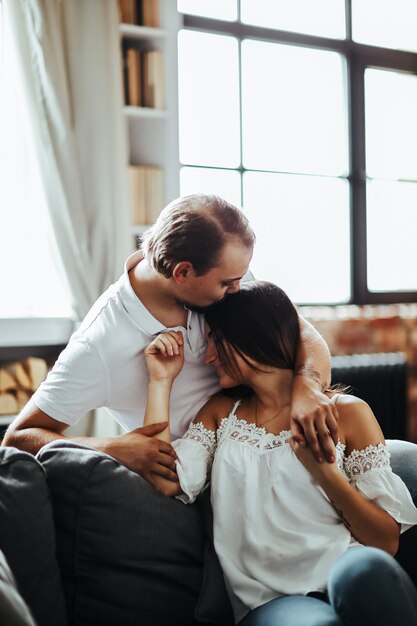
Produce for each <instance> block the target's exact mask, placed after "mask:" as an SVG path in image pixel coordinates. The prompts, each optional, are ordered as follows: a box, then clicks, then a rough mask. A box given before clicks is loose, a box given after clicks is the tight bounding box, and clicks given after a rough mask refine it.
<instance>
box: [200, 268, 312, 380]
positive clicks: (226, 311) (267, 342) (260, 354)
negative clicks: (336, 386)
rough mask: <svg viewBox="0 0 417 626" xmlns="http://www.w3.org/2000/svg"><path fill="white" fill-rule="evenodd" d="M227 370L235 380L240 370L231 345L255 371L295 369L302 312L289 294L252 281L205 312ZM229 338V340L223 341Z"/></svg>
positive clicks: (271, 284) (272, 285)
mask: <svg viewBox="0 0 417 626" xmlns="http://www.w3.org/2000/svg"><path fill="white" fill-rule="evenodd" d="M205 317H206V321H207V323H208V325H209V327H210V330H211V332H212V336H213V339H214V341H215V343H216V347H217V351H218V354H219V357H220V360H221V361H222V364H223V367H225V369H227V370H228V372H229V374H230V375H231V376H233V377H236V375H239V367H238V364H237V362H236V360H235V359H234V357H233V354H232V353H231V352H230V351H229V350H228V349H227V348H228V344H229V345H230V346H232V347H233V348H234V349H235V351H236V352H237V353H238V354H239V355H240V356H241V357H242V359H243V360H244V361H245V362H246V363H247V364H248V365H249V366H250V367H252V368H253V369H256V370H258V371H262V369H261V368H258V367H256V366H254V365H253V363H251V362H250V361H249V360H248V359H252V360H253V361H256V363H257V364H259V365H260V366H262V365H266V366H269V367H277V368H281V369H294V367H295V360H296V355H297V348H298V342H299V337H300V326H299V319H298V313H297V311H296V308H295V306H294V305H293V303H292V302H291V300H290V299H289V298H288V296H287V295H286V293H285V292H284V291H283V290H282V289H280V288H279V287H277V285H274V284H273V283H269V282H265V281H257V280H255V281H248V282H244V283H242V284H241V288H240V291H238V292H237V293H234V294H230V295H228V296H226V297H225V298H224V299H223V300H221V301H220V302H216V303H215V304H213V305H211V306H210V307H208V308H207V309H206V311H205ZM223 339H225V340H226V341H227V343H226V342H225V341H222V340H223Z"/></svg>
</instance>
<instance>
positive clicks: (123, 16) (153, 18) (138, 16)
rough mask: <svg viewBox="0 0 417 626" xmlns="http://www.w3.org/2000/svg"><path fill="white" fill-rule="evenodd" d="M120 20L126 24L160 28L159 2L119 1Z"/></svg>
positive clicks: (146, 0)
mask: <svg viewBox="0 0 417 626" xmlns="http://www.w3.org/2000/svg"><path fill="white" fill-rule="evenodd" d="M118 7H119V20H120V22H122V23H124V24H136V25H137V26H149V27H151V28H159V26H160V21H159V4H158V0H118Z"/></svg>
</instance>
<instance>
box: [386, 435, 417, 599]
mask: <svg viewBox="0 0 417 626" xmlns="http://www.w3.org/2000/svg"><path fill="white" fill-rule="evenodd" d="M387 446H388V450H389V452H390V455H391V459H390V461H391V467H392V471H393V472H395V473H396V474H398V476H400V478H402V479H403V481H404V482H405V484H406V485H407V487H408V490H409V492H410V493H411V497H412V498H413V501H414V504H415V505H416V506H417V446H416V445H415V444H414V443H410V442H409V441H399V440H398V439H391V440H390V439H387ZM416 554H417V526H414V527H413V528H410V529H409V530H407V532H405V533H403V534H402V535H401V537H400V547H399V550H398V552H397V554H396V559H397V561H398V562H399V563H400V565H402V567H403V568H404V569H405V570H406V572H407V573H408V575H409V576H410V578H411V580H412V581H413V582H414V584H415V585H416V587H417V560H416Z"/></svg>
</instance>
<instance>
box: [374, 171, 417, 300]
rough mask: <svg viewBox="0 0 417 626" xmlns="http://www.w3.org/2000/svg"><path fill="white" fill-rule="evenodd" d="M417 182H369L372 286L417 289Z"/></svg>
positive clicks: (383, 289) (400, 289) (392, 288)
mask: <svg viewBox="0 0 417 626" xmlns="http://www.w3.org/2000/svg"><path fill="white" fill-rule="evenodd" d="M416 234H417V183H400V182H393V181H371V182H369V183H368V185H367V246H368V288H369V290H370V291H404V290H405V291H415V290H417V272H416V268H417V246H416Z"/></svg>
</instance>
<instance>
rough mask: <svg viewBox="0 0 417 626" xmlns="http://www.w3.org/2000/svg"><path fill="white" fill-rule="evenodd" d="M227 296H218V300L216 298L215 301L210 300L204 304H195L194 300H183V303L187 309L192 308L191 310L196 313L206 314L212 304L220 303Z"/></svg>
mask: <svg viewBox="0 0 417 626" xmlns="http://www.w3.org/2000/svg"><path fill="white" fill-rule="evenodd" d="M225 297H226V296H222V297H221V298H218V299H217V300H214V301H213V302H209V303H207V304H204V305H202V304H193V303H192V302H182V304H183V305H184V306H185V308H186V309H190V311H195V312H196V313H202V314H204V313H205V312H206V311H207V309H209V308H210V307H211V306H214V305H215V304H218V303H219V302H221V301H222V300H224V299H225Z"/></svg>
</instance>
